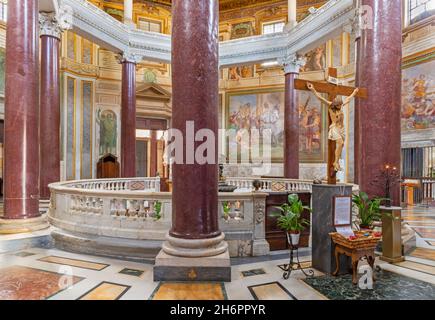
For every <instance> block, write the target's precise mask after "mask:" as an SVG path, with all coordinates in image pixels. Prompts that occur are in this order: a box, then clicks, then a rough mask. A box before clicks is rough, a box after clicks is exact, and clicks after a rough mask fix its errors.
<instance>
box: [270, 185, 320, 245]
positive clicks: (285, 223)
mask: <svg viewBox="0 0 435 320" xmlns="http://www.w3.org/2000/svg"><path fill="white" fill-rule="evenodd" d="M287 200H288V202H287V203H284V204H282V205H281V206H280V207H276V208H277V209H278V210H280V211H281V212H280V215H279V216H278V219H277V225H278V227H280V228H281V229H283V230H285V231H287V237H289V236H290V239H289V240H291V244H292V245H293V246H297V245H298V244H299V239H300V235H301V231H303V230H305V228H306V227H307V226H309V225H310V222H309V221H308V220H306V219H304V218H302V213H303V212H304V210H308V211H310V212H311V208H309V207H307V206H304V205H303V204H302V201H301V200H300V199H299V196H298V195H297V194H290V195H289V196H288V198H287Z"/></svg>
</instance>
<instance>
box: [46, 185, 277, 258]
mask: <svg viewBox="0 0 435 320" xmlns="http://www.w3.org/2000/svg"><path fill="white" fill-rule="evenodd" d="M159 183H160V181H159V180H158V178H150V179H149V178H135V179H110V180H84V181H71V182H60V183H55V184H51V185H50V186H49V187H50V191H51V200H50V205H49V209H48V217H49V220H50V223H51V224H52V225H53V226H54V227H55V231H54V232H53V237H54V238H55V241H56V243H57V244H60V246H61V247H62V248H65V249H68V248H69V249H74V248H75V249H78V248H79V249H80V250H81V251H83V250H85V251H86V252H87V253H101V252H99V248H98V247H104V245H101V242H103V243H106V244H107V243H111V249H110V250H105V252H103V253H102V254H107V252H109V251H110V252H112V253H114V254H113V255H115V256H120V255H121V256H122V253H120V252H118V251H117V250H116V249H114V244H113V243H114V242H119V243H127V242H128V243H129V244H130V245H133V246H139V247H140V246H142V245H144V246H145V247H146V246H148V245H150V244H153V245H154V246H155V248H154V249H155V250H154V252H156V251H158V250H159V249H160V246H161V243H162V242H163V241H164V240H165V236H166V234H167V233H168V231H169V229H170V228H171V221H172V199H171V198H172V194H171V193H168V192H157V191H155V190H153V189H157V185H159ZM266 196H267V193H263V192H237V193H220V194H219V207H220V217H219V224H220V228H221V230H223V232H224V233H225V236H226V240H227V241H228V243H229V247H230V254H231V255H232V256H246V255H265V254H268V253H269V245H268V243H267V242H266V240H265V227H264V218H265V210H266ZM224 207H225V208H228V210H224ZM77 239H81V242H82V245H81V246H79V245H74V243H75V242H77ZM68 242H70V243H68ZM92 242H95V246H94V247H93V246H92ZM98 242H99V243H100V244H99V245H98V246H97V245H96V243H98ZM147 242H148V243H147ZM83 243H86V244H85V245H83ZM76 244H77V243H76ZM148 249H149V248H148ZM120 251H121V249H120ZM139 251H140V250H139ZM145 251H146V250H145V249H144V252H145ZM109 255H112V254H109ZM130 255H133V256H134V255H139V256H140V255H141V254H140V252H136V253H131V252H130Z"/></svg>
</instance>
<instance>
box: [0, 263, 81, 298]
mask: <svg viewBox="0 0 435 320" xmlns="http://www.w3.org/2000/svg"><path fill="white" fill-rule="evenodd" d="M83 279H84V278H81V277H77V276H66V275H63V274H59V273H55V272H49V271H45V270H39V269H35V268H29V267H23V266H10V267H6V268H2V269H0V300H41V299H47V298H49V297H51V296H53V295H55V294H56V293H58V292H60V291H63V290H65V289H67V288H68V287H70V286H72V285H74V284H76V283H77V282H79V281H82V280H83Z"/></svg>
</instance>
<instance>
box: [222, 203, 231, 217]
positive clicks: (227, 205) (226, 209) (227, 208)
mask: <svg viewBox="0 0 435 320" xmlns="http://www.w3.org/2000/svg"><path fill="white" fill-rule="evenodd" d="M222 210H223V211H224V219H225V220H228V218H229V216H230V211H231V206H230V203H229V202H228V201H224V202H222Z"/></svg>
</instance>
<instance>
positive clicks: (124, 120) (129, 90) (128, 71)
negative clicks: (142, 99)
mask: <svg viewBox="0 0 435 320" xmlns="http://www.w3.org/2000/svg"><path fill="white" fill-rule="evenodd" d="M121 99H122V101H121V177H123V178H130V177H135V176H136V64H135V63H133V62H130V61H124V62H122V98H121Z"/></svg>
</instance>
